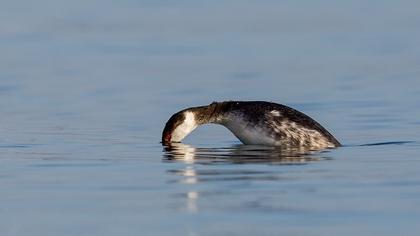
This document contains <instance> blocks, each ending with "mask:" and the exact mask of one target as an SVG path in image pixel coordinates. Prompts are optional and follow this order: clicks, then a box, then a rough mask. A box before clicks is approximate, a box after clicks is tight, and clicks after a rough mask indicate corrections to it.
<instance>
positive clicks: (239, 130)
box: [222, 119, 280, 146]
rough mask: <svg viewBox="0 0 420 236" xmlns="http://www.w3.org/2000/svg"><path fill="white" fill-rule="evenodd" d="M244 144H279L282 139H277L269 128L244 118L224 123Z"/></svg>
mask: <svg viewBox="0 0 420 236" xmlns="http://www.w3.org/2000/svg"><path fill="white" fill-rule="evenodd" d="M222 124H223V125H224V126H225V127H226V128H228V129H229V130H230V131H231V132H232V133H233V134H234V135H235V136H236V137H237V138H238V139H239V140H241V142H242V143H244V144H254V145H267V146H278V145H280V140H276V139H275V138H274V137H273V136H272V135H271V134H269V133H268V132H267V130H265V129H263V128H260V127H258V126H255V125H251V124H249V123H247V122H244V120H242V119H235V121H234V122H233V121H227V122H224V123H222Z"/></svg>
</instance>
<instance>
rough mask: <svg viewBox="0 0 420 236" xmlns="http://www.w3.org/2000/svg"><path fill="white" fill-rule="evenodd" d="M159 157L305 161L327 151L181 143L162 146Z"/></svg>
mask: <svg viewBox="0 0 420 236" xmlns="http://www.w3.org/2000/svg"><path fill="white" fill-rule="evenodd" d="M163 151H164V154H163V160H165V161H181V162H185V163H190V164H192V163H197V162H199V163H205V164H217V163H221V162H222V163H223V162H228V163H240V164H243V163H270V164H306V163H308V162H311V161H319V160H322V159H326V158H324V157H321V156H320V155H321V154H323V153H324V152H326V151H328V149H327V150H324V151H314V150H311V149H307V148H305V147H298V148H296V147H295V148H291V147H285V148H284V147H267V146H259V145H234V146H231V147H224V148H196V147H193V146H190V145H187V144H183V143H172V144H170V145H168V146H165V147H164V150H163Z"/></svg>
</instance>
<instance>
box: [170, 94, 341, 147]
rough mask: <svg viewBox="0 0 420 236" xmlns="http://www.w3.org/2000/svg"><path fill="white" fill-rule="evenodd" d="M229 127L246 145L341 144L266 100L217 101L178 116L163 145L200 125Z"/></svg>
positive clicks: (293, 112) (298, 115)
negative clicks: (209, 124)
mask: <svg viewBox="0 0 420 236" xmlns="http://www.w3.org/2000/svg"><path fill="white" fill-rule="evenodd" d="M207 123H215V124H220V125H223V126H225V127H226V128H228V129H229V130H230V131H231V132H232V133H233V134H234V135H235V136H236V137H237V138H238V139H239V140H240V141H241V142H242V143H244V144H253V145H266V146H281V147H307V148H312V149H322V148H333V147H338V146H340V143H339V142H338V141H337V139H336V138H334V136H333V135H331V134H330V133H329V132H328V131H327V130H326V129H325V128H324V127H322V126H321V125H320V124H319V123H318V122H316V121H315V120H313V119H312V118H310V117H309V116H307V115H305V114H303V113H302V112H299V111H297V110H295V109H293V108H290V107H288V106H285V105H281V104H277V103H272V102H263V101H227V102H213V103H212V104H210V105H208V106H200V107H191V108H187V109H184V110H182V111H180V112H177V113H175V114H174V115H173V116H172V117H171V118H170V119H169V120H168V122H167V123H166V125H165V128H164V130H163V133H162V143H163V144H169V143H171V142H181V141H182V140H183V139H184V138H185V137H186V136H187V135H188V134H189V133H191V132H192V131H193V130H194V129H195V128H197V127H198V126H199V125H202V124H207Z"/></svg>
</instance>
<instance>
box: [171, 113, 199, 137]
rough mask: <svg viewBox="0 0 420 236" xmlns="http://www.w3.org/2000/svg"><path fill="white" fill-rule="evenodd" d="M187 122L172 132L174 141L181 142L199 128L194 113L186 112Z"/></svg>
mask: <svg viewBox="0 0 420 236" xmlns="http://www.w3.org/2000/svg"><path fill="white" fill-rule="evenodd" d="M184 115H185V120H184V122H182V123H181V124H180V125H178V127H176V128H175V130H174V132H172V139H171V140H172V141H173V142H181V141H182V140H183V139H184V138H185V137H186V136H187V135H188V134H189V133H191V132H192V131H193V130H194V129H195V128H197V126H198V125H197V122H196V121H195V116H194V113H192V112H190V111H186V112H185V113H184Z"/></svg>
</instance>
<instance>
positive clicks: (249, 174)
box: [163, 143, 326, 213]
mask: <svg viewBox="0 0 420 236" xmlns="http://www.w3.org/2000/svg"><path fill="white" fill-rule="evenodd" d="M322 153H323V152H319V151H318V152H315V151H312V150H307V149H296V148H295V149H285V148H282V149H280V148H278V147H277V148H276V147H265V146H251V145H234V146H231V147H225V148H196V147H193V146H191V145H187V144H182V143H172V144H171V145H169V146H165V147H164V150H163V161H165V162H180V163H184V164H185V165H182V166H181V167H179V166H178V165H177V167H176V168H175V169H170V170H167V172H168V173H169V174H170V175H173V176H174V179H173V181H170V183H175V184H182V185H186V186H185V187H186V188H187V189H186V190H184V191H183V192H182V193H181V194H177V195H176V196H178V197H181V198H182V202H183V203H182V206H183V207H182V209H185V210H186V211H188V212H189V213H196V212H198V211H199V209H200V204H199V203H200V201H199V200H200V198H205V197H208V196H211V195H217V196H220V195H222V194H227V193H226V192H223V191H222V192H220V191H217V193H215V192H212V191H205V192H202V191H199V189H202V185H203V183H209V182H214V181H223V182H226V181H240V182H242V183H249V182H251V181H252V182H255V181H291V180H293V179H295V178H296V176H293V175H289V174H287V173H286V174H285V173H284V171H280V169H279V170H274V171H273V170H272V169H270V170H269V171H268V170H266V169H261V168H259V170H256V169H251V170H250V169H244V167H243V166H242V167H241V168H224V167H223V166H219V167H216V168H214V167H212V168H208V165H213V164H227V165H230V164H246V163H268V164H270V165H271V164H279V165H302V164H307V163H309V162H312V161H319V160H322V159H326V158H323V157H321V154H322Z"/></svg>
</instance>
